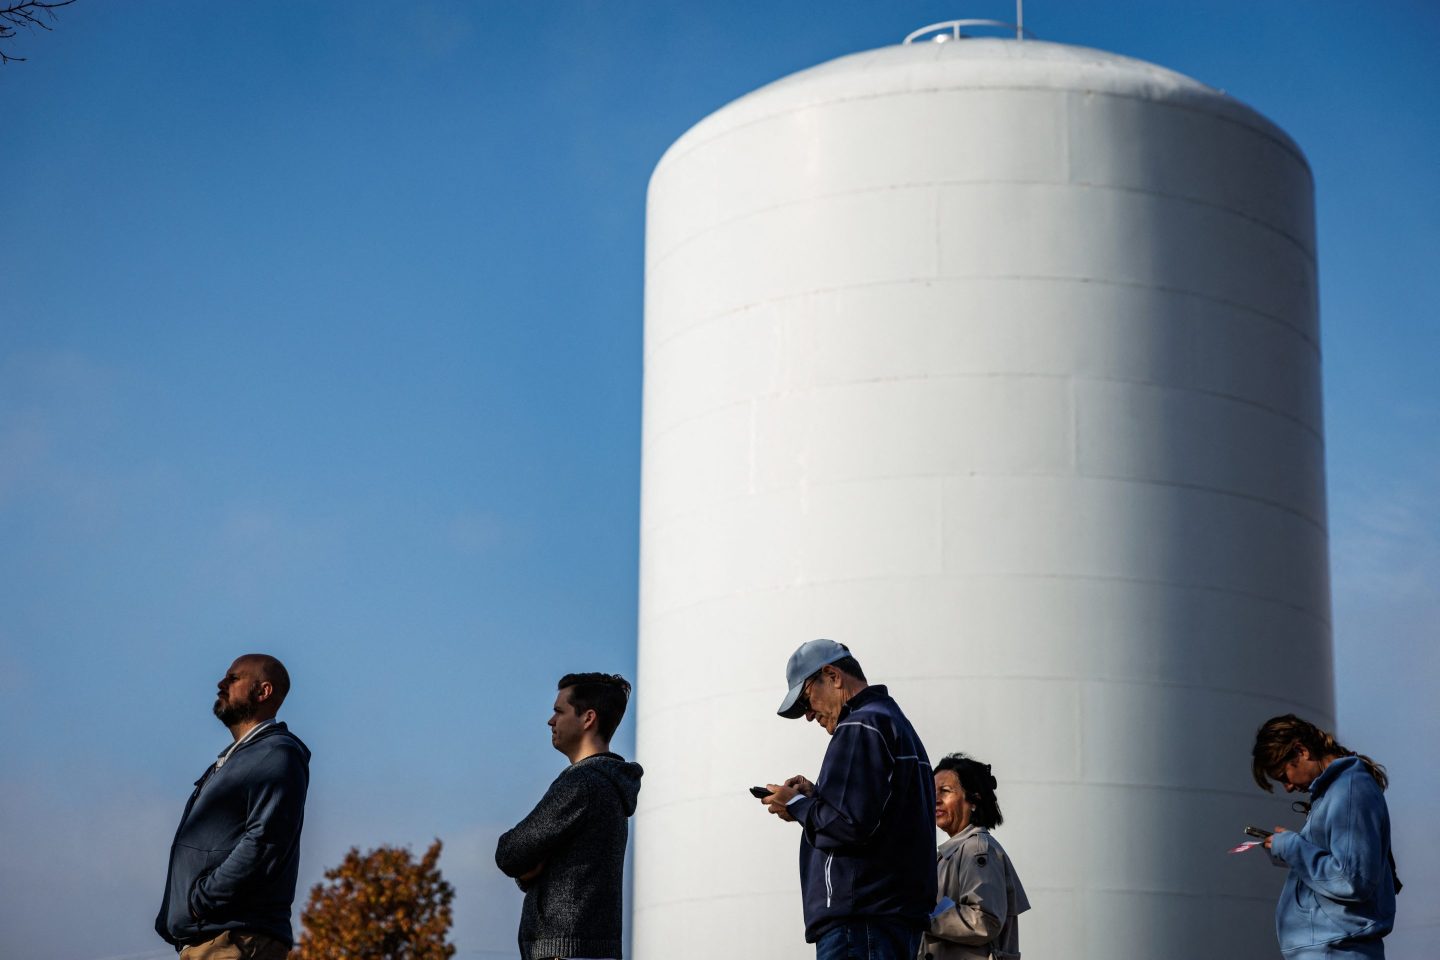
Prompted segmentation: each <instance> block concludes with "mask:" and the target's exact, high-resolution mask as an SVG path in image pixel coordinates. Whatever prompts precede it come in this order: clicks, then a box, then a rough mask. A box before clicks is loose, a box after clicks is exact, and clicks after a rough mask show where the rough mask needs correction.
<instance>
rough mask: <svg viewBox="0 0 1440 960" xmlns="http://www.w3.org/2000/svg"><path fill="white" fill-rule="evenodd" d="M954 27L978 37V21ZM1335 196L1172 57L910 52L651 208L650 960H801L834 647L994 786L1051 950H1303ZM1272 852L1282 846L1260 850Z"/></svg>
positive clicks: (973, 45) (1040, 48)
mask: <svg viewBox="0 0 1440 960" xmlns="http://www.w3.org/2000/svg"><path fill="white" fill-rule="evenodd" d="M956 32H958V31H956ZM1313 220H1314V218H1313V206H1312V181H1311V176H1310V171H1309V168H1308V166H1307V164H1306V161H1305V158H1304V156H1303V155H1302V154H1301V152H1300V150H1299V148H1298V147H1296V145H1295V144H1294V143H1293V142H1292V141H1291V140H1290V139H1289V137H1287V136H1286V135H1285V134H1284V132H1282V131H1281V130H1280V129H1279V128H1277V127H1276V126H1275V125H1274V124H1272V123H1270V122H1269V121H1267V120H1266V119H1265V118H1263V117H1261V116H1260V115H1259V114H1257V113H1256V112H1255V111H1253V110H1251V109H1249V108H1248V107H1246V106H1244V105H1243V104H1241V103H1239V102H1237V101H1235V100H1234V99H1232V98H1230V97H1228V96H1226V95H1224V94H1223V93H1220V92H1219V91H1217V90H1214V89H1212V88H1210V87H1207V86H1204V85H1202V84H1200V83H1198V82H1196V81H1194V80H1191V79H1189V78H1187V77H1184V76H1181V75H1179V74H1176V73H1173V72H1171V71H1169V70H1165V69H1163V68H1161V67H1157V66H1153V65H1151V64H1147V63H1143V62H1139V61H1136V60H1131V59H1127V58H1124V57H1120V56H1115V55H1113V54H1108V53H1103V52H1100V51H1096V50H1089V49H1082V48H1077V47H1070V46H1063V45H1059V44H1052V43H1042V42H1038V41H1033V40H1008V39H1007V40H997V39H963V40H958V41H956V42H949V43H929V42H916V43H910V44H905V45H897V46H891V47H885V48H882V49H878V50H871V51H867V52H864V53H859V54H855V55H853V56H847V57H842V58H840V59H838V60H834V61H831V62H829V63H825V64H822V65H820V66H818V67H815V68H813V69H810V70H805V71H802V72H800V73H798V74H795V75H793V76H790V77H786V78H784V79H782V80H779V81H777V82H775V83H772V84H770V85H769V86H766V87H764V88H762V89H760V90H758V91H756V92H754V93H751V94H749V95H747V96H745V97H742V98H740V99H739V100H736V101H735V102H733V103H731V104H729V105H728V106H726V107H724V108H722V109H720V110H718V111H717V112H715V113H714V114H712V115H711V116H709V117H706V118H705V119H704V120H702V121H701V122H700V123H698V124H697V125H696V126H695V127H694V128H692V129H691V130H689V131H688V132H687V133H686V134H685V135H684V136H682V137H681V138H680V139H679V140H678V141H676V142H675V144H674V145H673V146H672V147H671V148H670V149H669V150H668V151H667V152H666V154H665V156H664V158H663V159H662V160H661V161H660V164H659V166H658V167H657V168H656V170H655V173H654V175H653V177H652V179H651V184H650V195H649V222H648V232H647V250H646V308H645V401H644V402H645V415H644V416H645V422H644V439H643V492H642V533H641V601H640V603H641V605H640V648H639V677H638V684H637V697H638V700H637V704H636V716H637V731H638V734H637V736H638V744H637V754H638V759H639V760H640V761H641V762H642V763H644V765H645V767H646V769H647V771H648V775H647V777H646V780H645V788H644V790H642V791H641V795H640V809H639V812H638V813H637V816H636V830H635V891H634V915H633V927H632V930H633V946H634V955H635V956H636V957H637V958H638V960H660V958H661V957H662V956H664V955H666V954H670V953H674V952H677V951H678V952H682V953H684V954H686V955H687V956H699V957H701V958H713V960H720V958H722V957H723V958H729V957H731V956H734V955H736V954H744V955H746V956H753V957H758V958H761V960H766V958H776V960H778V958H782V957H784V958H793V957H800V956H806V955H808V952H809V948H808V947H806V945H805V944H804V943H803V941H802V937H803V932H802V931H803V924H802V921H801V910H800V902H799V884H798V879H797V867H796V846H797V844H798V842H799V836H798V830H797V829H796V828H795V827H793V826H792V825H788V824H782V823H779V822H778V821H775V820H774V818H770V817H767V816H765V815H764V814H763V812H761V810H760V808H759V804H758V803H757V802H756V801H754V800H752V799H751V798H750V797H749V795H748V794H747V793H746V788H747V787H748V786H749V785H751V784H752V783H765V782H767V781H770V782H774V781H777V780H779V779H782V778H784V777H786V776H788V775H791V774H794V773H806V774H809V775H811V776H813V775H814V774H815V773H816V772H817V771H818V768H819V763H820V758H821V756H822V755H823V752H824V748H825V746H826V740H825V736H824V733H823V731H821V730H820V729H819V728H818V727H815V726H812V725H808V724H805V723H804V722H803V721H800V722H792V721H785V720H781V719H779V718H777V717H776V716H775V708H776V706H777V705H778V704H779V701H780V698H781V696H782V694H783V693H784V683H783V671H784V666H785V661H786V658H787V656H788V655H789V654H790V652H791V650H792V649H794V647H795V646H796V645H798V644H799V643H801V642H802V641H805V640H809V639H812V638H814V637H820V636H824V637H832V638H834V639H837V640H841V641H843V642H845V643H847V644H849V645H850V646H851V648H852V649H853V650H854V652H855V654H856V656H857V657H858V658H859V660H860V662H861V663H862V664H863V665H864V666H865V668H866V671H867V672H868V673H869V674H870V676H871V679H872V681H878V682H885V683H888V684H889V685H890V687H891V692H892V693H893V694H894V695H895V697H896V699H897V700H899V702H900V703H901V705H902V706H903V707H904V708H905V709H906V711H907V712H908V713H909V715H910V717H911V719H912V720H913V721H914V722H915V724H916V727H917V729H918V730H919V732H920V734H921V736H922V738H923V739H924V741H925V743H926V746H927V748H928V749H929V752H930V755H931V757H932V759H938V757H939V756H940V755H942V754H944V753H947V752H950V751H954V750H964V751H966V752H969V753H972V754H974V755H976V756H978V757H979V758H981V759H982V760H984V761H986V762H989V763H991V764H993V765H994V768H995V772H996V775H997V777H998V778H999V780H1000V791H999V796H1000V800H1001V805H1002V807H1003V808H1004V811H1005V815H1006V824H1005V826H1003V827H1002V828H1001V829H1000V830H999V831H998V832H997V835H998V836H999V838H1000V839H1001V842H1002V843H1004V845H1005V846H1006V848H1007V849H1008V850H1009V851H1010V853H1011V855H1012V857H1013V859H1014V860H1015V862H1016V864H1017V865H1018V867H1019V870H1020V872H1021V876H1022V878H1023V879H1024V881H1025V885H1026V888H1027V889H1028V891H1029V893H1030V898H1031V901H1032V903H1033V904H1034V909H1033V910H1032V912H1030V913H1029V914H1026V915H1025V916H1024V918H1023V919H1022V921H1021V945H1022V948H1023V950H1024V953H1025V955H1026V956H1027V957H1031V958H1059V957H1065V958H1070V960H1084V958H1089V960H1102V958H1103V960H1115V958H1135V960H1140V958H1144V960H1152V958H1165V960H1188V958H1194V960H1200V958H1205V960H1211V958H1213V957H1215V956H1225V957H1229V958H1250V957H1254V958H1259V957H1267V958H1268V957H1271V956H1272V955H1273V954H1274V939H1273V930H1272V925H1271V924H1272V921H1271V917H1272V914H1273V908H1274V897H1275V894H1276V891H1277V890H1278V886H1279V883H1280V881H1281V879H1282V875H1281V873H1280V871H1275V870H1270V869H1267V868H1266V866H1265V865H1263V864H1257V863H1254V862H1250V861H1249V860H1248V859H1247V858H1243V857H1227V856H1226V855H1225V852H1224V851H1225V850H1226V848H1227V847H1228V846H1230V845H1231V844H1232V843H1233V842H1235V841H1236V840H1238V839H1239V838H1240V836H1239V835H1240V830H1241V828H1242V827H1243V826H1244V825H1245V824H1247V823H1252V822H1254V823H1262V824H1269V823H1272V822H1276V818H1277V817H1278V816H1280V815H1281V813H1280V811H1281V810H1283V809H1284V802H1283V801H1280V800H1278V799H1268V798H1267V797H1266V796H1265V795H1264V794H1261V793H1260V792H1259V791H1258V790H1256V788H1255V786H1254V784H1253V783H1252V782H1251V781H1250V776H1249V748H1250V743H1251V738H1252V735H1253V732H1254V729H1255V727H1256V726H1257V725H1258V724H1259V723H1260V722H1261V721H1263V720H1264V719H1265V718H1267V717H1269V716H1271V715H1273V714H1276V713H1283V712H1286V711H1291V710H1293V711H1296V712H1300V713H1302V714H1304V715H1305V716H1307V717H1309V718H1310V719H1312V720H1314V721H1316V722H1317V723H1319V724H1320V725H1321V726H1324V727H1331V726H1333V714H1334V705H1333V681H1332V674H1331V652H1330V601H1329V593H1328V554H1327V542H1326V510H1325V488H1324V474H1323V462H1324V441H1323V434H1322V422H1321V396H1320V352H1319V349H1320V348H1319V335H1318V331H1317V315H1316V274H1315V237H1314V222H1313ZM1251 856H1254V855H1251Z"/></svg>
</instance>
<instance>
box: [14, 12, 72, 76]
mask: <svg viewBox="0 0 1440 960" xmlns="http://www.w3.org/2000/svg"><path fill="white" fill-rule="evenodd" d="M0 2H3V0H0ZM74 2H75V0H21V2H18V3H15V2H12V3H6V4H4V5H3V6H0V41H5V40H11V39H14V37H15V36H16V27H24V28H25V29H26V30H34V29H35V28H36V27H39V28H40V29H41V30H49V29H50V24H48V23H46V22H45V21H46V19H47V18H48V19H50V20H55V19H56V17H55V11H56V10H57V9H58V8H60V7H68V6H70V4H72V3H74ZM25 59H26V58H25V57H14V56H11V55H10V54H8V53H6V52H5V51H4V49H3V48H0V66H3V65H4V64H7V63H9V62H10V61H12V60H14V61H15V62H17V63H19V62H22V61H24V60H25Z"/></svg>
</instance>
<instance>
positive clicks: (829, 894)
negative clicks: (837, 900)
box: [825, 853, 835, 907]
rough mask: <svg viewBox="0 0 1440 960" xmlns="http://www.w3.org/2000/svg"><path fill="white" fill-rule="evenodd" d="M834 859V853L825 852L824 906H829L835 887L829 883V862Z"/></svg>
mask: <svg viewBox="0 0 1440 960" xmlns="http://www.w3.org/2000/svg"><path fill="white" fill-rule="evenodd" d="M834 859H835V854H833V853H827V854H825V906H827V907H828V906H830V898H831V897H833V896H835V888H834V887H833V886H832V885H831V884H830V862H831V861H832V860H834Z"/></svg>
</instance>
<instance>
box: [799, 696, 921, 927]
mask: <svg viewBox="0 0 1440 960" xmlns="http://www.w3.org/2000/svg"><path fill="white" fill-rule="evenodd" d="M789 811H790V814H791V815H792V816H793V817H794V818H795V819H796V820H797V821H799V823H800V825H801V826H802V827H804V828H805V836H804V838H803V839H802V840H801V841H800V890H801V893H802V895H803V897H804V901H805V940H806V941H807V942H809V943H814V942H815V941H816V940H818V939H819V938H820V935H821V934H823V933H824V932H825V931H826V930H827V929H828V928H830V927H832V926H834V925H835V924H837V923H840V922H842V921H846V920H889V921H892V922H897V923H903V924H906V925H908V926H911V927H914V928H915V929H916V930H919V929H921V928H922V927H924V926H925V924H926V918H927V917H928V916H929V915H930V911H931V910H932V909H934V907H935V775H934V774H933V773H932V772H931V771H930V758H929V757H928V756H926V754H925V747H924V745H923V744H921V743H920V738H919V737H918V736H916V735H915V729H914V728H913V727H911V726H910V721H909V720H907V719H905V714H903V713H901V712H900V707H899V705H898V704H896V703H895V701H894V700H892V699H890V694H889V692H888V691H887V690H886V689H885V687H883V686H879V685H876V686H869V687H866V688H865V689H864V690H861V691H860V692H859V693H857V694H856V695H855V696H853V697H851V698H850V701H849V702H848V703H846V704H845V706H844V707H842V708H841V709H840V719H839V722H838V723H837V725H836V727H835V733H834V734H833V735H832V736H831V738H830V746H829V748H828V749H827V750H826V751H825V763H824V764H823V765H822V766H821V768H820V778H819V779H818V780H816V781H815V794H814V796H813V797H802V798H801V799H799V800H796V801H795V802H794V803H792V804H791V805H790V807H789Z"/></svg>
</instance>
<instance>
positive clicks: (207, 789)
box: [155, 723, 310, 947]
mask: <svg viewBox="0 0 1440 960" xmlns="http://www.w3.org/2000/svg"><path fill="white" fill-rule="evenodd" d="M222 755H223V751H222ZM309 786H310V750H309V748H308V747H306V746H305V744H303V743H301V742H300V738H299V737H297V736H295V734H293V733H291V732H290V731H289V730H288V729H287V728H286V726H285V724H283V723H276V724H272V725H270V726H267V727H265V728H264V729H262V730H259V731H257V732H256V734H255V735H254V736H253V737H252V738H251V739H250V740H248V741H246V742H245V743H243V744H241V745H240V746H239V747H236V748H235V752H234V753H232V754H231V755H230V759H229V760H226V761H225V765H224V766H222V767H220V768H219V769H218V770H217V769H216V768H215V765H214V764H211V765H210V767H209V768H208V769H207V770H206V771H205V773H204V774H202V775H201V777H200V779H199V780H197V781H195V791H194V792H193V793H191V794H190V800H189V802H188V803H186V804H185V814H184V815H183V816H182V817H181V818H180V827H179V829H177V830H176V831H175V842H174V843H173V844H171V846H170V871H169V874H168V875H167V877H166V879H165V896H164V899H162V900H161V902H160V913H159V915H158V916H157V917H156V918H155V931H156V932H157V933H159V934H160V936H162V937H164V938H165V940H166V941H167V942H169V943H173V944H175V945H176V946H177V947H180V946H184V945H186V944H191V943H196V942H199V941H203V940H209V939H211V938H213V937H216V936H219V934H220V933H221V931H224V930H247V931H252V932H256V933H263V934H266V935H267V936H271V937H274V938H275V939H277V940H279V941H281V942H283V943H286V944H290V945H293V944H294V942H295V940H294V936H293V934H292V931H291V929H290V907H291V904H292V903H293V902H294V901H295V879H296V875H297V874H298V873H299V869H300V828H301V826H302V825H303V824H304V821H305V791H306V790H307V789H308V788H309Z"/></svg>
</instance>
